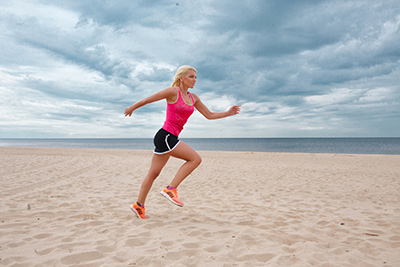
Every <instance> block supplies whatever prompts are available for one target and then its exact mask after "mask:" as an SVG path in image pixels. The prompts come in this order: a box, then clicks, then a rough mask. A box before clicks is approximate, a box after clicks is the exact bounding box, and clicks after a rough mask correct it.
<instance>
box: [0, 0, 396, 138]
mask: <svg viewBox="0 0 400 267" xmlns="http://www.w3.org/2000/svg"><path fill="white" fill-rule="evenodd" d="M398 14H400V4H399V3H398V1H394V0H393V1H384V2H376V1H372V0H371V1H362V2H360V1H319V2H317V3H316V2H315V1H295V2H293V1H261V0H254V1H245V2H243V1H234V2H232V1H224V0H222V1H211V0H210V1H197V2H193V1H133V2H132V1H130V2H129V1H122V0H121V1H103V2H102V3H101V4H99V2H98V1H57V2H54V1H50V0H45V1H39V0H30V1H28V0H25V1H22V0H21V1H13V2H7V3H3V4H2V7H0V30H1V31H2V34H1V35H0V49H2V51H3V52H2V53H1V54H0V60H1V61H0V99H1V100H0V104H1V109H0V111H2V115H0V118H1V121H2V123H1V126H0V128H1V129H3V130H0V137H10V136H13V135H18V133H19V132H21V129H24V132H26V131H25V130H26V129H29V127H32V129H33V128H34V130H32V131H31V132H32V134H33V135H34V136H40V135H41V134H43V135H45V136H49V135H54V136H57V137H58V136H63V135H66V136H71V135H72V136H85V137H87V136H93V137H135V136H140V137H150V136H152V134H153V132H154V130H155V129H156V128H158V127H160V126H161V124H162V122H163V120H164V116H165V115H164V110H165V103H155V104H151V105H149V106H146V107H144V108H143V109H140V110H138V111H137V112H135V116H134V118H130V119H127V118H123V115H122V113H123V109H124V107H125V106H128V105H130V104H132V103H133V102H135V101H137V100H139V99H141V98H143V97H146V96H148V95H150V94H152V93H154V92H156V91H158V90H161V89H163V88H165V87H168V86H170V84H171V82H172V78H173V75H174V73H175V70H176V68H177V67H178V66H179V65H182V64H189V65H193V66H194V67H196V69H197V70H198V82H197V85H196V87H195V89H194V92H195V93H197V94H198V95H199V96H200V97H201V98H202V100H203V102H204V103H205V104H206V105H208V106H210V107H212V108H215V109H218V110H223V109H225V108H228V106H229V105H231V104H234V103H238V104H243V112H242V114H241V115H239V116H237V117H235V118H229V119H225V120H223V121H218V122H215V123H214V122H207V121H205V120H204V119H202V118H201V117H199V114H196V115H195V116H194V118H193V120H191V121H190V122H189V124H191V123H192V122H193V124H195V125H192V126H189V125H188V126H187V127H186V128H185V131H184V133H183V134H187V135H188V136H210V137H212V136H224V135H225V136H228V135H229V136H243V135H245V136H250V137H251V136H260V137H261V136H266V137H268V136H399V132H400V131H399V130H400V129H399V128H400V126H397V125H398V123H396V121H397V118H398V115H400V114H399V108H398V107H399V99H400V95H399V93H398V92H399V91H400V90H399V84H400V81H399V78H398V77H400V68H399V62H400V49H399V48H398V44H399V43H400V16H399V15H398ZM57 103H58V104H59V105H57ZM27 114H29V116H30V120H31V121H32V122H34V123H32V124H31V123H30V122H28V121H27V120H26V118H25V116H26V115H27ZM149 118H151V122H149ZM210 123H211V124H212V125H213V127H209V126H208V125H211V124H210ZM33 124H34V125H35V126H33ZM41 125H42V126H41ZM49 125H52V126H54V127H53V128H52V129H53V130H51V131H49V130H48V129H49ZM68 125H71V126H75V127H79V128H80V129H79V131H77V132H75V133H74V132H69V133H68V134H67V133H66V129H68V128H72V127H68ZM191 127H192V129H193V130H190V128H191ZM227 128H230V129H232V130H231V131H229V134H228V133H225V132H224V131H223V130H222V129H227ZM13 129H14V130H13ZM57 129H61V130H60V131H58V130H57ZM93 129H102V130H103V131H102V132H99V131H94V130H93ZM129 129H135V131H133V132H129ZM194 129H195V130H196V131H194ZM205 129H207V130H205ZM210 129H211V130H210ZM249 129H250V130H251V131H249ZM249 134H250V135H249Z"/></svg>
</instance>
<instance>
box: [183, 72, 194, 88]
mask: <svg viewBox="0 0 400 267" xmlns="http://www.w3.org/2000/svg"><path fill="white" fill-rule="evenodd" d="M196 79H197V73H196V72H195V71H194V70H189V71H188V72H186V74H185V76H183V77H182V78H181V86H182V87H187V88H193V87H194V85H195V83H196Z"/></svg>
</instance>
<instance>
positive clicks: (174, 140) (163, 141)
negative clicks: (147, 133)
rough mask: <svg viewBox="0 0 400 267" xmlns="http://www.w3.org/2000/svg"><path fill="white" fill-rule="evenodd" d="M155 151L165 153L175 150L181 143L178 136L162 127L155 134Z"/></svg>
mask: <svg viewBox="0 0 400 267" xmlns="http://www.w3.org/2000/svg"><path fill="white" fill-rule="evenodd" d="M153 142H154V146H155V148H154V153H155V154H159V155H161V154H165V153H168V152H171V151H172V150H174V148H175V147H176V146H177V145H178V144H179V142H180V141H179V140H178V137H177V136H175V135H173V134H172V133H170V132H168V131H166V130H164V129H163V128H161V129H160V130H159V131H158V132H157V133H156V135H155V136H154V140H153Z"/></svg>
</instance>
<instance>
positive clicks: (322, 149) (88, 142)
mask: <svg viewBox="0 0 400 267" xmlns="http://www.w3.org/2000/svg"><path fill="white" fill-rule="evenodd" d="M180 140H182V141H184V142H185V143H187V144H188V145H190V146H191V147H192V148H194V149H195V150H210V151H247V152H288V153H339V154H385V155H400V138H182V139H180ZM0 147H60V148H102V149H145V150H147V149H150V150H152V149H153V140H152V139H151V138H70V139H61V138H57V139H0Z"/></svg>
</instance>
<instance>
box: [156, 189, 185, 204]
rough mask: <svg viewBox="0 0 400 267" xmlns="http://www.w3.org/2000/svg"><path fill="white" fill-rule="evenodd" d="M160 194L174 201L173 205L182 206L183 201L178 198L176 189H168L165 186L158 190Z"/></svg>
mask: <svg viewBox="0 0 400 267" xmlns="http://www.w3.org/2000/svg"><path fill="white" fill-rule="evenodd" d="M160 194H161V195H163V196H164V197H165V198H166V199H168V200H169V201H171V202H172V203H174V204H175V205H177V206H179V207H183V203H182V202H181V201H180V200H179V198H178V192H177V191H176V188H175V189H168V188H167V187H166V188H164V189H163V190H162V191H161V192H160Z"/></svg>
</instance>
